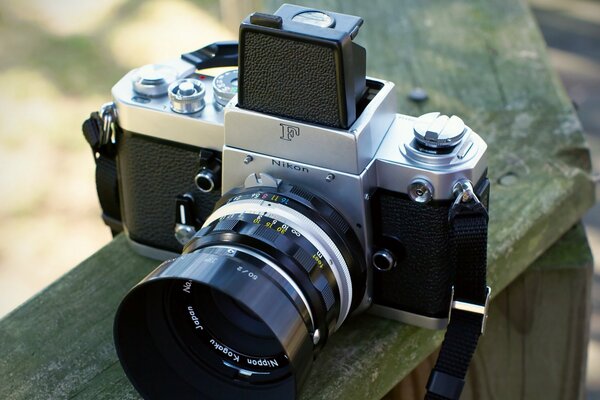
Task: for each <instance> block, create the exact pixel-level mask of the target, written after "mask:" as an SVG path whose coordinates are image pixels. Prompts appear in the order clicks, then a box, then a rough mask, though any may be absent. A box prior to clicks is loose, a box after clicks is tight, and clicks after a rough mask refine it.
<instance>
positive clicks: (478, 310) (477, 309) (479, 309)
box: [448, 286, 492, 335]
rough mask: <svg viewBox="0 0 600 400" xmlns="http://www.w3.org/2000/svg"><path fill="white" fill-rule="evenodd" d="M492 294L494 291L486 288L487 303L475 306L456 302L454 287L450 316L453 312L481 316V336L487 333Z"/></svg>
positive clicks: (464, 302)
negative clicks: (486, 325)
mask: <svg viewBox="0 0 600 400" xmlns="http://www.w3.org/2000/svg"><path fill="white" fill-rule="evenodd" d="M491 294H492V289H491V288H490V287H489V286H486V289H485V303H484V304H483V305H481V304H475V303H469V302H466V301H459V300H454V287H452V299H451V303H450V316H451V315H452V310H460V311H466V312H470V313H473V314H480V315H481V316H482V318H481V334H482V335H483V334H484V333H485V324H486V321H487V318H488V310H489V306H490V295H491ZM448 322H450V317H449V318H448Z"/></svg>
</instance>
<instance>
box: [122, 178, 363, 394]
mask: <svg viewBox="0 0 600 400" xmlns="http://www.w3.org/2000/svg"><path fill="white" fill-rule="evenodd" d="M360 248H361V247H360V243H359V242H358V239H357V237H356V235H355V234H354V232H353V230H352V229H351V228H350V226H349V225H348V224H346V223H345V221H344V219H343V218H342V217H341V215H340V214H338V213H337V212H336V211H335V210H334V209H333V208H332V207H331V206H329V205H328V204H327V203H326V202H324V201H322V200H321V199H319V198H318V197H316V196H313V195H312V194H311V193H310V192H308V191H306V190H304V189H301V188H298V187H296V186H293V185H286V184H282V185H280V186H279V187H278V188H277V189H276V190H275V189H273V188H252V189H240V190H237V191H235V192H231V193H230V194H229V195H228V196H226V197H224V198H223V199H222V200H221V201H220V202H219V204H218V205H217V209H216V210H215V212H214V213H213V214H212V215H211V216H210V217H209V218H208V219H207V221H206V222H205V225H204V227H203V228H202V229H201V230H200V231H199V232H198V233H197V234H196V235H195V236H194V238H193V239H192V240H191V241H190V242H189V243H188V245H187V246H186V248H185V249H184V254H183V255H182V256H181V257H178V258H176V259H174V260H169V261H166V262H164V263H163V264H162V265H161V266H159V267H158V268H157V269H156V270H155V271H153V272H152V273H151V274H150V275H149V276H147V277H146V278H145V279H144V280H143V281H142V282H141V283H140V284H138V285H137V286H136V287H134V288H133V289H132V290H131V291H130V292H129V294H128V295H127V296H126V297H125V299H124V300H123V302H122V303H121V305H120V307H119V310H118V311H117V316H116V318H115V326H114V336H115V345H116V348H117V353H118V355H119V359H120V361H121V364H122V365H123V368H124V370H125V372H126V374H127V376H128V377H129V378H130V380H131V381H132V383H133V384H134V386H135V387H136V389H137V390H138V391H139V392H140V393H141V394H142V395H143V396H144V397H145V398H165V397H169V398H203V399H204V398H206V399H230V398H232V399H233V398H244V399H284V398H285V399H293V398H296V395H297V393H298V389H299V388H300V386H301V385H302V383H303V382H304V380H305V379H306V377H307V375H308V372H309V370H310V367H311V365H312V361H313V357H314V356H315V355H316V354H317V353H318V351H319V350H320V349H321V348H322V347H323V346H324V344H325V343H326V341H327V339H328V337H329V335H330V334H331V333H333V332H334V331H335V330H336V329H337V328H338V327H339V326H340V325H341V323H342V322H343V321H344V319H345V318H346V317H347V316H348V314H349V313H350V312H351V311H352V310H353V309H354V308H356V306H357V305H358V304H359V302H360V299H361V298H362V295H363V293H364V290H365V284H366V275H365V274H366V272H365V267H364V265H363V264H364V263H363V259H362V257H361V254H362V253H361V252H360Z"/></svg>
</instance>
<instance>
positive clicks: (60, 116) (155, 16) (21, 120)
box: [0, 0, 600, 400]
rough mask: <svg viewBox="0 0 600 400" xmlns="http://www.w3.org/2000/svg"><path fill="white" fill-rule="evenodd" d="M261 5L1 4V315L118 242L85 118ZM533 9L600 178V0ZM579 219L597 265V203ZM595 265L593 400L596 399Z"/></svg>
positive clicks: (110, 0) (599, 347) (544, 2)
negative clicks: (132, 78) (101, 201)
mask: <svg viewBox="0 0 600 400" xmlns="http://www.w3.org/2000/svg"><path fill="white" fill-rule="evenodd" d="M259 3H260V2H259V1H252V0H243V1H235V0H221V1H220V2H219V1H216V0H215V1H209V0H204V1H202V0H195V1H191V0H188V1H186V0H156V1H142V0H104V1H91V0H62V1H55V2H50V1H47V0H46V1H45V0H21V1H18V2H17V1H9V0H0V317H1V316H3V315H5V314H6V313H8V312H10V310H12V309H13V308H15V307H17V306H18V305H19V304H21V303H22V302H24V301H25V300H27V299H28V298H29V297H31V296H32V295H34V294H35V293H37V292H38V291H39V290H41V289H42V288H44V287H45V286H47V285H49V284H50V283H52V282H53V281H54V280H55V279H57V278H58V277H59V276H61V275H62V274H63V273H65V272H67V271H68V270H69V269H71V268H72V267H74V266H75V265H77V264H78V263H79V262H80V261H82V260H83V259H85V258H87V257H88V256H89V255H91V254H92V253H93V252H94V251H96V250H97V249H99V248H100V247H101V246H103V245H104V244H106V243H107V242H108V241H109V240H110V239H111V236H110V234H109V231H108V229H107V228H106V227H105V226H104V225H103V223H102V221H101V220H100V217H99V206H98V201H97V197H96V192H95V183H94V162H93V160H92V154H91V151H90V150H89V148H88V147H87V144H86V143H85V141H84V139H83V137H82V135H81V130H80V127H81V123H82V121H83V120H84V119H85V118H86V117H87V116H88V115H89V113H90V112H91V111H93V110H97V109H98V108H99V106H100V105H101V104H102V103H104V102H106V101H109V100H110V88H111V86H112V85H113V84H114V83H115V82H116V81H117V80H118V79H119V78H120V77H121V76H123V75H124V74H125V73H126V72H127V71H129V70H130V69H132V68H134V67H137V66H140V65H143V64H147V63H152V62H157V61H159V60H162V59H168V58H173V57H177V56H178V55H179V54H181V53H183V52H187V51H190V50H193V49H196V48H200V47H202V46H203V45H205V44H209V43H212V42H214V41H217V40H227V39H235V38H236V31H237V27H238V25H239V20H240V19H241V17H242V16H244V15H246V14H248V13H249V12H250V11H253V10H255V9H260V5H259ZM531 6H532V10H533V12H534V15H535V17H536V18H537V20H538V22H539V25H540V28H541V30H542V33H543V34H544V37H545V38H546V40H547V42H548V44H549V53H550V58H551V61H552V63H553V65H554V67H555V68H556V70H557V71H558V73H559V75H560V77H561V78H562V80H563V82H564V84H565V87H566V89H567V91H568V93H569V95H570V96H571V97H572V99H573V101H574V102H575V104H576V105H577V107H578V112H579V115H580V118H581V121H582V123H583V126H584V129H585V130H586V133H587V135H588V142H589V144H590V147H591V149H592V153H593V156H594V169H595V171H596V173H597V174H600V1H594V0H585V1H582V0H531ZM256 7H258V8H256ZM598 176H600V175H598ZM598 198H600V196H599V197H598ZM584 221H585V223H586V230H587V233H588V237H589V239H590V243H591V244H592V250H593V252H594V255H595V258H596V260H598V261H600V207H595V208H594V209H593V210H591V211H590V213H589V214H588V215H587V216H586V218H585V220H584ZM598 261H597V262H596V266H595V270H596V272H595V274H594V284H595V286H594V292H593V296H594V298H593V304H594V307H595V312H594V316H593V318H592V327H591V335H590V338H591V340H590V347H589V360H588V389H589V394H588V398H589V399H599V400H600V262H598ZM99 273H101V271H99Z"/></svg>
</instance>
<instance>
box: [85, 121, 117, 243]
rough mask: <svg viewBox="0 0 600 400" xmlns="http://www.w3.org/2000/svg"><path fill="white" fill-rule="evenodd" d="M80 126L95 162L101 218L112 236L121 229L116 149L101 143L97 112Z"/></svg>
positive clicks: (112, 145) (101, 126)
mask: <svg viewBox="0 0 600 400" xmlns="http://www.w3.org/2000/svg"><path fill="white" fill-rule="evenodd" d="M81 128H82V130H83V136H84V137H85V140H86V141H87V142H88V143H89V145H90V147H91V148H92V153H93V155H94V161H95V162H96V190H97V192H98V200H99V201H100V206H101V207H102V219H103V220H104V223H105V224H106V225H108V227H109V228H110V230H111V232H112V234H113V236H114V235H116V234H117V233H119V232H121V231H122V230H123V225H122V223H121V207H120V205H119V183H118V178H117V163H116V155H117V151H116V148H115V145H114V144H113V143H111V142H110V141H109V142H108V143H105V144H103V143H102V141H101V137H102V129H103V121H102V118H101V117H100V115H99V114H98V113H97V112H93V113H92V114H90V118H88V119H86V120H85V121H84V122H83V126H82V127H81Z"/></svg>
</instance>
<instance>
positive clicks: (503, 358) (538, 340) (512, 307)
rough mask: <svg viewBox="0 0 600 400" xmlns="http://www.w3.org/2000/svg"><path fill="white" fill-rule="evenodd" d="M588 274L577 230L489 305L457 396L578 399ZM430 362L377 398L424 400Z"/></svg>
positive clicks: (589, 261) (584, 249)
mask: <svg viewBox="0 0 600 400" xmlns="http://www.w3.org/2000/svg"><path fill="white" fill-rule="evenodd" d="M592 274H593V260H592V258H591V254H590V250H589V248H588V246H587V241H586V240H585V233H584V231H583V227H582V226H581V225H578V226H577V227H576V228H574V229H572V230H571V231H569V232H568V233H567V234H566V235H565V236H564V237H563V238H562V239H561V240H560V241H559V242H558V243H557V244H556V245H554V246H553V247H552V248H551V249H550V250H548V251H547V252H546V253H545V254H544V255H543V256H542V257H540V258H539V259H538V260H536V262H535V263H534V264H533V265H532V266H531V267H529V268H528V269H527V271H525V273H523V274H522V275H521V276H519V277H518V278H517V279H516V280H515V281H514V282H512V283H511V284H510V285H509V286H508V287H507V288H506V290H504V291H503V292H502V293H500V294H499V295H498V296H497V297H496V298H495V299H494V302H493V303H492V305H491V308H490V321H491V324H490V325H488V329H487V332H486V334H485V336H484V337H482V339H481V341H480V344H479V346H478V348H477V351H476V353H475V357H474V360H473V364H472V365H471V368H470V370H469V373H468V375H467V382H466V385H465V390H464V393H463V397H462V398H463V399H464V400H468V399H490V400H494V399H515V400H516V399H548V400H552V399H557V400H558V399H561V400H562V399H582V398H584V395H585V370H584V368H582V366H583V365H585V360H586V353H587V343H588V339H589V337H588V336H589V333H588V331H589V323H590V314H591V308H590V307H591V301H590V300H591V297H590V296H591V287H592V280H591V276H592ZM436 356H437V352H435V353H434V354H432V356H430V357H428V358H427V359H426V360H425V361H423V363H422V364H421V365H419V367H418V368H417V369H416V370H415V371H413V372H412V373H411V374H410V375H409V376H408V377H406V378H405V379H404V380H403V381H402V382H401V383H400V384H399V385H398V386H396V387H395V388H394V389H393V390H392V391H391V392H390V393H388V395H386V397H385V398H384V399H385V400H396V399H412V398H423V396H424V388H425V384H426V382H427V379H428V377H429V371H430V370H431V367H432V366H433V365H434V363H435V357H436Z"/></svg>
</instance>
